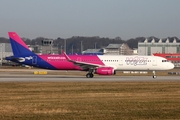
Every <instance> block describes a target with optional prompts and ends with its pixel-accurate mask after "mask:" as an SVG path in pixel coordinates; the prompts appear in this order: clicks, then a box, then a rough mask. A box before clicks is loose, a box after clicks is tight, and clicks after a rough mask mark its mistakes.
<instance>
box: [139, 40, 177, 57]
mask: <svg viewBox="0 0 180 120" xmlns="http://www.w3.org/2000/svg"><path fill="white" fill-rule="evenodd" d="M154 53H180V42H177V40H176V39H175V38H174V39H171V40H170V39H168V38H167V39H164V40H162V39H159V40H155V39H145V40H144V41H142V42H138V55H153V54H154Z"/></svg>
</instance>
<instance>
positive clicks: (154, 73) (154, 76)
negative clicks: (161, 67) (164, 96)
mask: <svg viewBox="0 0 180 120" xmlns="http://www.w3.org/2000/svg"><path fill="white" fill-rule="evenodd" d="M153 78H154V79H156V78H157V76H156V72H155V71H153Z"/></svg>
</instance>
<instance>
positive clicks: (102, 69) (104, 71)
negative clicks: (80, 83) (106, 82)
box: [95, 67, 116, 75]
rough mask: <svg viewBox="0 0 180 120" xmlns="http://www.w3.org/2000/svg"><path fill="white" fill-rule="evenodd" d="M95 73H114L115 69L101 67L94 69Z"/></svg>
mask: <svg viewBox="0 0 180 120" xmlns="http://www.w3.org/2000/svg"><path fill="white" fill-rule="evenodd" d="M95 73H96V74H99V75H115V74H116V71H115V70H114V68H112V67H102V68H97V69H96V70H95Z"/></svg>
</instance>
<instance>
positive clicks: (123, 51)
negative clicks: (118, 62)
mask: <svg viewBox="0 0 180 120" xmlns="http://www.w3.org/2000/svg"><path fill="white" fill-rule="evenodd" d="M104 54H105V55H132V54H133V53H132V49H130V48H129V46H128V45H127V44H125V43H123V44H109V45H108V46H107V47H106V48H105V49H104Z"/></svg>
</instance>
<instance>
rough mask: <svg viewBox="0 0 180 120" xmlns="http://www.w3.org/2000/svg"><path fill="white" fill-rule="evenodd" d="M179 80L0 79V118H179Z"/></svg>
mask: <svg viewBox="0 0 180 120" xmlns="http://www.w3.org/2000/svg"><path fill="white" fill-rule="evenodd" d="M179 113H180V82H153V81H151V82H29V83H28V82H22V83H20V82H16V83H15V82H7V83H2V82H1V83H0V119H1V120H3V119H18V120H19V119H20V120H28V119H29V120H33V119H36V120H44V119H51V120H57V119H59V120H63V119H69V120H73V119H75V120H80V119H83V120H84V119H92V120H95V119H98V120H112V119H116V120H120V119H154V120H162V119H180V115H179Z"/></svg>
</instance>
